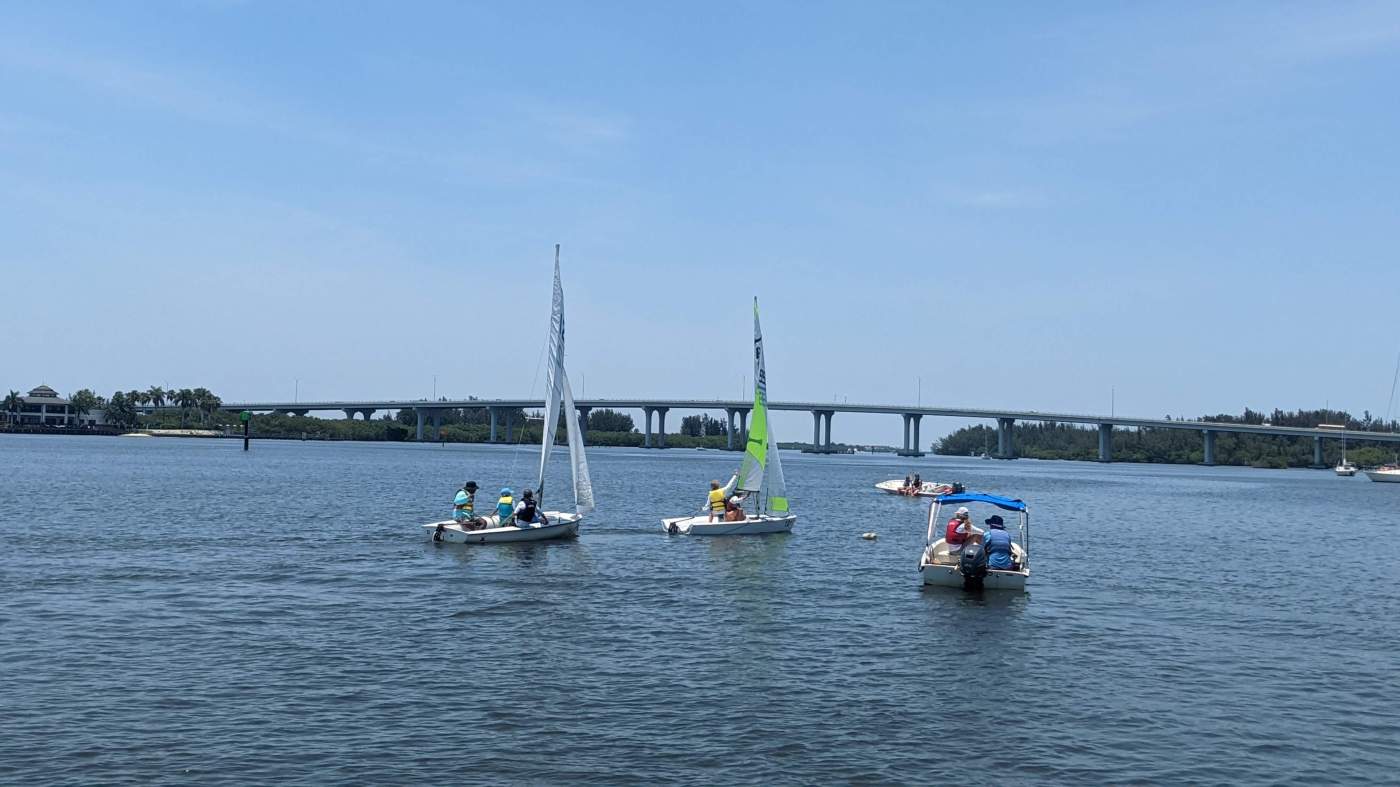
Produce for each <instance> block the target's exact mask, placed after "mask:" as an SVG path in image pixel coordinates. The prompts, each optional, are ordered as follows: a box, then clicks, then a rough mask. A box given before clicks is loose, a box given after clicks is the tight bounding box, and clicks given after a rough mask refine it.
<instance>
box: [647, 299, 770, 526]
mask: <svg viewBox="0 0 1400 787" xmlns="http://www.w3.org/2000/svg"><path fill="white" fill-rule="evenodd" d="M753 380H754V386H753V415H752V417H751V418H750V421H749V439H748V442H747V444H746V445H745V446H744V459H743V462H742V463H741V464H740V465H739V472H738V473H736V474H735V475H734V477H733V478H732V479H730V481H729V483H728V484H726V485H725V486H724V487H722V488H717V489H714V490H712V492H711V495H712V497H711V500H710V501H709V502H708V503H707V506H706V509H707V510H706V512H705V513H703V514H700V515H699V516H681V517H671V518H669V519H663V520H661V524H662V526H663V527H664V528H665V529H666V532H667V533H671V534H672V535H692V536H742V535H758V534H762V533H788V532H791V531H792V526H793V525H794V524H796V523H797V515H796V514H794V513H792V511H791V510H790V509H789V508H788V499H787V485H786V484H785V483H784V481H783V463H782V458H781V457H780V456H779V455H778V440H777V438H776V437H775V436H774V435H773V425H772V424H771V423H769V421H768V375H767V372H766V371H765V369H764V363H763V330H762V329H761V328H760V327H759V324H758V299H757V298H754V301H753ZM716 486H718V484H716ZM716 492H718V493H719V494H717V495H716V494H715V493H716ZM730 494H734V497H728V496H729V495H730ZM717 503H718V505H717ZM726 503H727V504H726ZM745 504H748V505H750V506H752V507H751V508H750V510H748V511H744V509H743V506H744V505H745Z"/></svg>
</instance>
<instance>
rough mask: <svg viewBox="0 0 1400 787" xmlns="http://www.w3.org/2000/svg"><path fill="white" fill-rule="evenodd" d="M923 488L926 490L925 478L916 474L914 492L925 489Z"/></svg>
mask: <svg viewBox="0 0 1400 787" xmlns="http://www.w3.org/2000/svg"><path fill="white" fill-rule="evenodd" d="M923 488H924V477H923V476H921V475H919V474H918V473H915V474H914V491H915V492H918V491H919V490H920V489H923Z"/></svg>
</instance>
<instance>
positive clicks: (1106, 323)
mask: <svg viewBox="0 0 1400 787" xmlns="http://www.w3.org/2000/svg"><path fill="white" fill-rule="evenodd" d="M4 5H5V7H4V11H3V16H4V19H5V23H4V24H3V25H2V26H0V294H2V295H3V297H0V335H3V336H4V337H5V339H6V341H5V348H6V349H5V351H4V352H3V353H0V388H4V389H9V388H15V389H19V390H21V391H26V390H28V389H29V388H31V387H34V386H36V385H38V384H40V383H47V384H49V385H51V386H53V387H54V388H56V389H58V390H59V391H60V392H63V393H71V392H72V391H73V390H76V389H78V388H82V387H89V388H92V389H94V390H96V391H97V392H98V393H100V394H104V395H105V394H108V393H110V392H111V391H113V390H117V389H129V388H133V387H139V388H145V387H148V386H150V385H162V386H167V387H169V386H176V387H195V386H205V387H207V388H210V389H212V390H214V391H215V392H216V393H218V394H220V395H221V396H222V397H223V398H224V399H225V400H230V401H232V400H260V399H261V400H269V399H282V400H285V399H290V398H292V396H293V395H294V393H295V395H297V396H299V397H300V398H301V399H302V400H307V399H368V398H381V397H384V398H388V397H393V398H419V397H427V396H430V395H431V394H432V393H433V392H434V391H436V393H437V394H438V395H440V396H452V397H466V396H478V397H488V398H489V397H521V396H526V395H538V394H539V391H540V389H541V388H542V387H543V381H542V379H541V376H540V371H539V368H540V365H539V361H540V356H541V351H542V349H543V345H544V342H545V338H546V330H547V322H548V309H549V298H550V288H549V281H550V280H549V276H550V270H551V265H552V262H553V247H554V244H555V243H559V244H562V247H563V252H562V269H563V280H564V288H565V297H566V302H567V309H568V330H569V333H568V342H569V344H568V348H567V364H568V367H569V369H570V376H571V378H573V379H574V382H575V388H576V391H575V393H576V394H578V395H579V396H580V397H582V396H585V395H586V396H588V397H590V398H593V397H643V396H657V397H676V398H682V397H684V398H718V397H725V398H738V397H740V396H741V395H743V396H745V397H748V396H751V391H748V390H745V389H744V385H745V382H746V381H748V383H749V385H751V378H752V371H751V357H750V346H751V345H750V339H751V330H752V323H751V318H750V314H751V308H750V304H751V300H752V298H754V297H757V298H758V299H759V302H760V306H761V310H762V315H763V327H764V336H765V340H766V348H765V349H766V353H767V362H768V380H769V394H770V397H771V398H772V399H775V400H803V401H849V402H869V403H881V404H884V403H900V404H903V403H915V402H916V401H919V402H922V403H923V404H926V405H949V406H967V407H988V408H995V407H1006V408H1018V409H1034V410H1041V411H1060V412H1078V413H1105V412H1108V411H1109V410H1110V408H1112V409H1113V410H1114V411H1115V412H1116V413H1117V414H1119V415H1136V416H1152V417H1160V416H1162V415H1166V414H1171V415H1174V416H1176V415H1185V416H1193V417H1194V416H1197V415H1204V414H1213V413H1220V412H1232V413H1233V412H1240V411H1241V410H1242V409H1243V408H1244V407H1246V406H1249V407H1252V408H1254V409H1265V410H1270V409H1272V408H1274V407H1282V408H1284V409H1292V408H1295V407H1319V406H1323V405H1324V404H1327V405H1330V406H1331V407H1333V408H1345V409H1348V410H1350V411H1352V412H1353V413H1357V414H1360V413H1361V412H1362V411H1364V410H1369V411H1370V412H1372V413H1373V414H1376V415H1380V414H1383V413H1384V412H1385V411H1386V410H1387V408H1388V407H1389V406H1390V405H1388V403H1387V401H1386V400H1387V398H1388V396H1389V393H1390V390H1391V382H1392V373H1393V371H1394V369H1395V363H1396V353H1397V351H1400V330H1397V327H1398V326H1400V308H1397V306H1400V264H1397V260H1396V255H1397V251H1396V229H1397V226H1400V223H1398V222H1397V219H1398V218H1400V189H1397V186H1396V184H1397V183H1400V177H1397V176H1400V145H1397V144H1396V140H1397V139H1400V102H1397V101H1396V100H1395V85H1396V82H1397V78H1400V5H1397V4H1395V3H1389V2H1378V3H1346V2H1336V3H1321V2H1319V3H1280V2H1261V3H1252V2H1230V3H1177V2H1164V3H1131V4H1127V3H1092V2H1080V3H1029V2H1028V3H933V2H899V3H823V2H792V3H787V2H776V1H774V2H763V3H723V2H720V3H704V4H671V3H659V4H658V3H641V2H631V3H607V2H599V3H558V4H554V3H545V2H540V3H491V4H468V3H460V2H447V3H433V2H415V3H389V2H385V3H373V2H364V3H354V4H333V3H311V2H305V3H295V2H237V1H233V0H201V1H197V2H194V1H187V2H165V3H155V2H153V3H136V2H113V3H104V4H93V3H63V2H47V3H23V2H13V3H6V4H4ZM578 388H583V389H584V390H577V389H578ZM672 417H673V418H675V414H673V416H672ZM638 420H639V421H640V419H639V418H638ZM776 423H777V428H778V429H779V430H780V434H782V436H784V437H785V438H786V437H789V436H790V437H791V438H792V439H805V437H806V435H809V434H810V433H811V418H810V417H809V416H806V415H804V414H801V413H793V414H781V415H780V416H779V417H778V420H777V422H776ZM958 425H959V422H956V421H952V420H950V419H937V420H933V421H929V420H926V421H925V423H924V429H923V435H924V437H925V439H926V440H927V439H932V438H934V437H937V436H938V434H939V433H940V432H946V431H948V430H950V429H952V428H955V427H956V426H958ZM900 434H901V423H900V421H899V419H898V418H895V417H892V416H884V417H879V416H852V415H844V414H842V415H838V416H837V417H836V419H835V421H834V426H833V436H834V438H835V439H836V440H838V441H841V440H844V441H849V442H856V441H860V442H883V443H897V442H898V441H899V439H900Z"/></svg>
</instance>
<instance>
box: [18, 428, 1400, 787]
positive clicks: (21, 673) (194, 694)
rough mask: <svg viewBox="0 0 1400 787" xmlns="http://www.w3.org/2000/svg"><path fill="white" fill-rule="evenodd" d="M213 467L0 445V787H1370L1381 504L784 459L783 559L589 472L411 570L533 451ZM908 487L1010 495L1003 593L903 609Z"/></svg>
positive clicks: (132, 450)
mask: <svg viewBox="0 0 1400 787" xmlns="http://www.w3.org/2000/svg"><path fill="white" fill-rule="evenodd" d="M238 449H239V444H238V443H237V442H236V441H201V440H178V439H147V440H138V439H133V438H105V439H103V438H45V437H15V436H6V437H0V544H3V551H0V632H3V637H0V714H3V715H2V716H0V718H3V734H0V781H4V782H7V783H40V782H42V783H63V782H67V783H95V782H100V783H109V784H117V783H128V784H149V783H166V784H191V783H198V784H213V783H228V784H246V783H250V782H262V783H268V782H274V781H276V782H299V783H318V784H320V783H345V784H352V783H405V782H420V783H422V782H431V783H446V782H472V781H481V782H505V781H513V782H532V783H569V784H582V783H603V784H623V783H649V784H706V785H708V784H724V783H747V784H775V783H826V782H855V783H872V784H873V783H908V782H924V783H946V782H980V783H994V782H995V783H1007V782H1041V783H1043V782H1084V781H1091V782H1116V783H1123V782H1191V783H1212V782H1231V783H1239V782H1296V783H1316V782H1338V781H1343V782H1391V783H1393V782H1394V781H1395V780H1396V779H1397V778H1400V777H1398V776H1397V773H1396V770H1397V768H1400V706H1398V705H1397V702H1400V633H1397V622H1400V620H1397V619H1398V618H1400V613H1398V612H1397V603H1398V602H1400V584H1398V583H1400V568H1398V566H1400V487H1395V486H1390V487H1387V486H1384V485H1378V484H1374V483H1371V482H1370V481H1367V480H1366V479H1365V478H1357V479H1338V478H1336V477H1334V476H1333V475H1332V474H1330V473H1321V472H1308V471H1261V470H1245V469H1231V468H1213V469H1209V470H1207V469H1203V468H1180V467H1145V466H1136V465H1112V466H1107V467H1104V466H1098V465H1091V464H1076V463H1052V462H1034V461H1026V460H1022V461H1017V462H981V461H966V460H963V461H949V460H944V459H938V458H932V457H930V458H926V459H923V460H917V461H912V460H911V461H906V460H896V459H894V458H893V457H884V458H873V457H803V456H800V455H789V456H785V457H784V462H785V464H786V470H787V473H788V476H789V484H790V489H789V491H790V496H791V498H792V499H793V505H794V508H795V510H796V511H797V512H798V514H799V517H800V518H799V521H798V526H797V531H796V532H795V533H794V534H793V535H791V536H775V537H768V538H747V539H723V540H720V539H716V540H702V539H690V538H675V537H667V536H665V535H664V534H662V533H661V532H660V524H659V521H658V520H659V518H660V517H661V516H662V515H674V514H681V513H687V512H688V511H689V510H691V509H693V508H696V507H698V506H699V504H700V501H701V500H702V499H703V493H704V490H705V483H706V482H707V481H708V480H709V479H711V478H720V479H721V480H722V479H723V478H727V477H728V475H729V473H730V472H731V471H732V469H733V467H734V466H735V464H736V457H735V455H732V454H724V453H719V452H696V451H681V450H672V451H667V452H659V451H653V452H644V451H639V450H624V449H599V450H594V451H593V452H592V453H591V455H590V458H591V460H592V463H593V474H594V480H595V483H596V485H597V489H598V497H599V504H600V507H599V511H598V512H597V514H596V515H595V516H593V517H591V518H590V520H589V521H588V522H587V523H586V526H585V529H584V531H583V536H582V537H581V538H580V539H579V540H577V541H573V542H558V543H543V544H525V545H515V546H495V547H464V546H433V545H431V544H430V543H428V542H427V540H426V538H425V537H424V535H423V533H422V532H420V529H419V527H418V525H419V523H421V522H423V521H427V520H429V519H434V518H440V517H441V516H442V515H444V514H445V513H446V512H447V511H448V508H449V505H448V503H449V501H450V498H451V495H452V493H453V492H454V491H455V489H456V488H457V487H458V486H459V485H460V484H461V482H462V481H464V480H466V479H468V478H474V479H476V480H478V481H480V482H481V483H482V485H483V487H484V488H486V490H487V491H488V492H491V491H494V489H495V488H496V486H497V485H499V484H500V483H501V482H502V481H510V482H511V483H512V485H513V486H515V487H516V489H517V490H519V489H520V488H521V487H522V486H524V485H528V479H529V477H530V476H531V474H532V466H533V463H534V461H535V456H534V454H533V452H531V451H528V450H516V449H510V448H495V447H484V446H483V447H471V448H467V447H461V446H454V447H446V448H444V447H439V446H413V445H382V444H332V443H300V442H286V443H277V442H267V443H260V444H255V445H254V448H253V451H252V452H250V453H248V454H244V453H242V452H241V451H239V450H238ZM566 464H567V461H566V458H565V454H564V453H563V452H560V453H558V454H556V461H555V462H554V465H555V469H556V470H557V471H558V475H557V476H555V477H553V480H551V483H552V484H554V488H555V489H562V488H564V486H565V484H566V483H567V480H566V475H565V474H566V473H567V469H566ZM911 468H916V469H918V470H920V471H921V472H922V473H923V476H924V478H925V479H929V480H935V479H936V480H952V479H957V480H962V481H964V482H965V483H967V484H968V486H969V487H970V488H978V489H985V490H988V491H993V492H1000V493H1005V494H1009V495H1012V496H1021V497H1024V498H1025V499H1026V500H1027V501H1028V502H1030V503H1031V505H1032V510H1033V520H1032V528H1033V529H1032V536H1033V539H1032V544H1031V546H1032V557H1033V566H1034V568H1035V571H1036V573H1035V576H1034V577H1033V578H1032V587H1033V589H1032V591H1031V592H1030V593H1029V594H1026V595H1014V596H1012V595H1004V594H987V595H985V596H983V597H976V596H972V595H968V594H965V593H963V592H962V591H954V590H942V589H932V588H930V589H927V590H923V589H921V587H920V585H919V578H918V574H917V572H916V562H917V556H918V551H919V547H920V545H921V543H922V536H923V532H922V531H923V520H922V516H923V510H924V509H923V505H922V504H921V503H919V502H917V501H911V500H906V499H901V498H897V497H893V496H886V495H881V494H879V493H877V492H876V491H875V490H873V489H872V488H871V485H872V484H873V483H875V482H876V481H878V480H882V479H884V478H889V477H895V476H902V475H903V474H904V473H905V471H906V470H908V469H911ZM866 530H877V531H879V533H880V539H879V540H878V541H875V542H866V541H862V540H860V539H859V538H858V534H859V533H861V532H863V531H866ZM1319 531H1323V532H1325V533H1327V534H1329V537H1328V538H1325V539H1322V538H1319V537H1318V536H1317V535H1316V534H1317V533H1318V532H1319Z"/></svg>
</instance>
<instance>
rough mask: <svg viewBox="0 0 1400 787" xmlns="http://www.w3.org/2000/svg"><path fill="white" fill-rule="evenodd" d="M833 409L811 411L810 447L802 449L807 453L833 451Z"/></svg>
mask: <svg viewBox="0 0 1400 787" xmlns="http://www.w3.org/2000/svg"><path fill="white" fill-rule="evenodd" d="M833 414H835V411H834V410H813V411H812V447H811V448H804V449H802V452H803V453H808V454H830V453H834V449H833V448H832V447H831V416H832V415H833Z"/></svg>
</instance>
